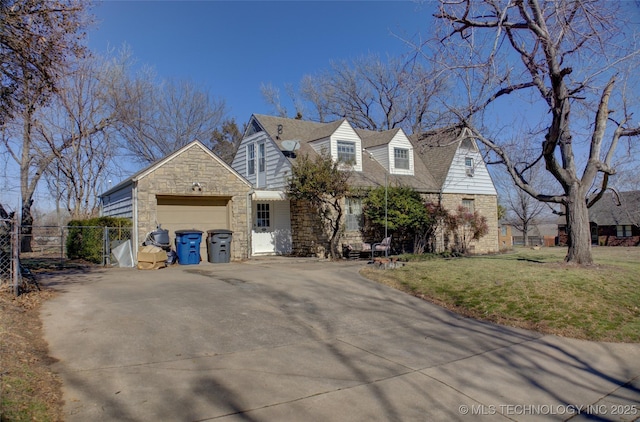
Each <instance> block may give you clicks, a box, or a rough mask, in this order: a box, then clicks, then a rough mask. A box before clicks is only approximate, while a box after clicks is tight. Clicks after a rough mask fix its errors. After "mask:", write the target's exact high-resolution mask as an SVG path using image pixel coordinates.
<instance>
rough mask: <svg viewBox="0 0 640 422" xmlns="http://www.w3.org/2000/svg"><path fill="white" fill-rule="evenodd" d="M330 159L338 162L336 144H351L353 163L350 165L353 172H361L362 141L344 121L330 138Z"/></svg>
mask: <svg viewBox="0 0 640 422" xmlns="http://www.w3.org/2000/svg"><path fill="white" fill-rule="evenodd" d="M330 139H331V157H332V158H333V159H334V160H338V142H353V143H354V153H355V163H353V164H352V165H351V168H352V169H353V170H354V171H362V140H361V139H360V137H359V136H358V134H357V133H356V131H355V130H353V127H351V125H350V124H349V122H347V121H344V122H343V123H342V124H341V125H340V126H339V127H338V129H336V131H335V132H333V134H332V135H331V137H330Z"/></svg>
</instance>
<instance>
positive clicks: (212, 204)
mask: <svg viewBox="0 0 640 422" xmlns="http://www.w3.org/2000/svg"><path fill="white" fill-rule="evenodd" d="M229 199H230V198H228V197H219V196H198V197H190V196H158V197H157V200H158V209H157V217H158V223H159V224H161V225H162V228H163V229H167V230H169V236H170V238H171V246H172V247H173V248H174V249H175V232H176V230H185V229H187V230H190V229H195V230H201V231H202V232H203V233H202V242H201V243H200V256H201V258H202V260H203V261H206V260H207V230H213V229H229V209H228V204H229Z"/></svg>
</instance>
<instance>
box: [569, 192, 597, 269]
mask: <svg viewBox="0 0 640 422" xmlns="http://www.w3.org/2000/svg"><path fill="white" fill-rule="evenodd" d="M565 209H566V212H567V215H566V217H567V235H568V237H569V240H568V243H569V250H568V252H567V256H566V257H565V259H564V260H565V261H566V262H568V263H573V264H578V265H591V264H593V257H592V256H591V229H590V227H589V212H588V209H587V202H586V200H585V195H582V192H581V189H579V188H576V189H571V190H570V191H569V193H568V195H567V203H566V204H565Z"/></svg>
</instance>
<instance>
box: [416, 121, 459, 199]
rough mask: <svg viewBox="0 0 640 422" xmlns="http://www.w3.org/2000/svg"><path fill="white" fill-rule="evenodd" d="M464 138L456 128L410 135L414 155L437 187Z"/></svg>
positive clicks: (443, 178) (440, 183) (445, 176)
mask: <svg viewBox="0 0 640 422" xmlns="http://www.w3.org/2000/svg"><path fill="white" fill-rule="evenodd" d="M464 136H465V134H464V129H463V128H461V127H458V126H450V127H446V128H442V129H434V130H430V131H427V132H423V133H420V134H414V135H411V138H410V139H411V142H412V143H413V145H414V151H415V153H416V155H418V156H419V157H420V158H421V159H422V161H423V162H424V164H425V165H426V166H427V168H428V169H429V171H430V172H431V174H432V175H433V177H434V179H435V182H436V183H437V184H438V186H442V185H443V184H444V181H445V179H446V178H447V174H448V173H449V168H450V167H451V163H452V161H453V157H454V156H455V154H456V151H457V150H458V147H459V146H460V142H461V141H462V140H463V139H464Z"/></svg>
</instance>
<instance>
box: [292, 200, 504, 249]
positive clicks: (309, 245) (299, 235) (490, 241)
mask: <svg viewBox="0 0 640 422" xmlns="http://www.w3.org/2000/svg"><path fill="white" fill-rule="evenodd" d="M423 198H424V199H425V201H431V202H435V203H438V202H439V195H438V194H428V195H423ZM463 199H473V201H474V207H475V209H476V210H477V211H478V212H479V213H480V214H481V215H482V216H484V217H486V219H487V225H488V226H489V232H488V233H487V234H486V235H485V236H483V237H482V238H481V239H480V240H478V241H473V242H471V245H470V250H471V252H472V253H476V254H485V253H494V252H498V251H499V249H500V246H499V243H498V235H499V225H498V199H497V197H496V196H495V195H466V194H465V195H462V194H444V195H442V206H443V207H444V208H445V209H447V210H449V211H455V210H457V208H458V206H460V205H462V200H463ZM310 210H311V208H310V206H309V205H308V204H306V203H302V202H300V201H291V234H292V240H293V254H294V255H299V256H320V255H322V256H324V255H323V254H324V252H325V251H328V250H329V237H328V235H327V234H326V233H324V231H323V229H322V223H321V222H320V219H319V218H318V216H317V215H316V214H315V213H313V212H311V211H310ZM436 237H437V241H436V243H437V249H438V251H439V252H441V251H443V250H445V249H446V248H447V242H446V241H445V236H444V233H443V231H442V230H440V231H439V233H437V235H436ZM380 240H382V239H377V240H375V241H380ZM364 241H367V239H365V240H364ZM369 241H370V240H369ZM362 242H363V239H362V234H361V233H360V232H356V231H347V232H344V233H343V234H342V236H341V238H340V241H339V243H338V244H339V246H340V245H342V244H350V245H354V246H356V247H357V246H358V245H360V244H361V243H362ZM339 249H340V250H341V248H339Z"/></svg>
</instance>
